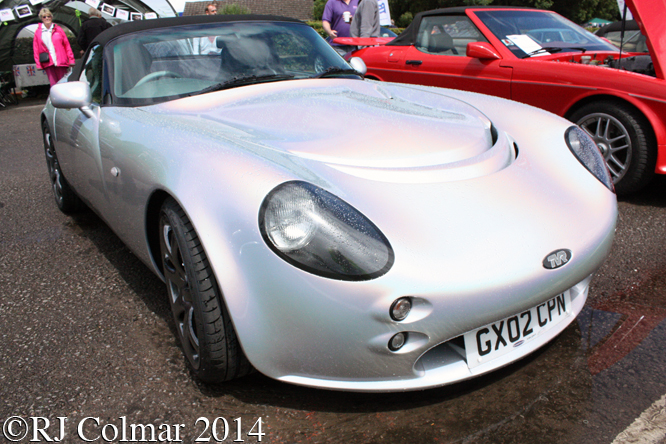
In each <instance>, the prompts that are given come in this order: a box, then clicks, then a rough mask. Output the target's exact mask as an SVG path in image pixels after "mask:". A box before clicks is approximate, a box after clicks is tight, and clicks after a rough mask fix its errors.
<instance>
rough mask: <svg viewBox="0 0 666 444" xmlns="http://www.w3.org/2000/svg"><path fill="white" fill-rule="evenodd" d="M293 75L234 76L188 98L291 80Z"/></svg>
mask: <svg viewBox="0 0 666 444" xmlns="http://www.w3.org/2000/svg"><path fill="white" fill-rule="evenodd" d="M293 78H294V75H293V74H267V75H264V76H255V75H249V76H236V77H232V78H231V79H228V80H225V81H224V82H220V83H216V84H215V85H211V86H209V87H208V88H204V89H202V90H199V91H195V92H193V93H192V94H190V96H194V95H197V94H206V93H209V92H213V91H221V90H223V89H227V88H233V87H236V86H242V85H251V84H253V83H260V82H265V81H272V80H289V79H293Z"/></svg>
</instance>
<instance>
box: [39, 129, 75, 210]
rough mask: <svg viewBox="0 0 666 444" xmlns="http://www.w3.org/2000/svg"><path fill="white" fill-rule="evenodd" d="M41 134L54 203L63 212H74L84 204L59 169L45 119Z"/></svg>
mask: <svg viewBox="0 0 666 444" xmlns="http://www.w3.org/2000/svg"><path fill="white" fill-rule="evenodd" d="M42 136H43V140H44V155H45V156H46V167H47V169H48V171H49V179H50V180H51V189H52V190H53V196H54V197H55V201H56V205H58V208H59V209H60V211H62V212H63V213H65V214H72V213H76V212H78V211H80V210H81V208H83V207H84V205H83V202H82V201H81V199H80V198H79V196H77V195H76V193H75V192H74V190H72V188H71V187H70V186H69V183H68V182H67V179H65V175H64V174H63V173H62V170H61V169H60V162H58V155H57V154H56V150H55V144H54V143H53V139H52V137H51V130H50V129H49V124H48V122H47V121H46V120H45V121H44V122H42Z"/></svg>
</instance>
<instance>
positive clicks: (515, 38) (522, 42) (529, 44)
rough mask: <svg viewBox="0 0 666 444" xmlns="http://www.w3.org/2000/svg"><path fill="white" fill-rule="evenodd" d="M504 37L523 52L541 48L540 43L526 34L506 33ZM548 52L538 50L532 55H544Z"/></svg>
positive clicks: (528, 52) (526, 52)
mask: <svg viewBox="0 0 666 444" xmlns="http://www.w3.org/2000/svg"><path fill="white" fill-rule="evenodd" d="M506 38H507V39H509V40H511V41H512V42H513V44H514V45H516V46H517V47H519V48H520V49H522V50H523V52H524V53H525V54H531V53H533V52H535V51H539V50H540V49H541V45H539V44H538V43H537V42H535V41H534V40H532V38H531V37H530V36H528V35H522V34H518V35H507V36H506ZM549 54H550V53H549V52H548V51H540V52H537V53H535V54H532V57H539V56H545V55H549Z"/></svg>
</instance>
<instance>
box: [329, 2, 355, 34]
mask: <svg viewBox="0 0 666 444" xmlns="http://www.w3.org/2000/svg"><path fill="white" fill-rule="evenodd" d="M357 7H358V0H350V1H349V4H346V3H345V2H343V1H342V0H328V1H327V2H326V6H325V7H324V14H323V15H322V16H321V19H322V21H324V20H325V21H327V22H328V23H330V24H331V29H333V30H335V31H338V37H351V34H350V33H349V27H350V26H351V23H346V22H345V21H344V20H343V18H342V14H343V13H344V12H345V11H349V13H350V14H351V15H352V16H353V15H354V14H355V13H356V8H357Z"/></svg>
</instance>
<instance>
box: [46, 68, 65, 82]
mask: <svg viewBox="0 0 666 444" xmlns="http://www.w3.org/2000/svg"><path fill="white" fill-rule="evenodd" d="M68 69H69V68H68V67H66V66H47V67H46V68H44V71H45V72H46V76H47V77H48V78H49V83H50V84H51V86H53V85H55V84H56V83H58V80H60V79H62V78H63V77H64V76H65V74H67V70H68Z"/></svg>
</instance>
